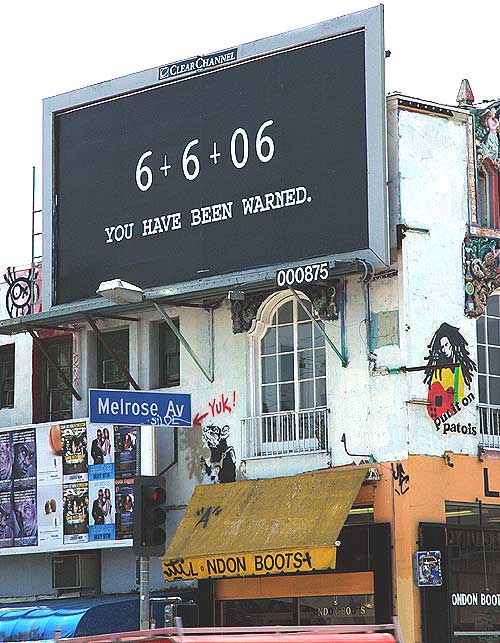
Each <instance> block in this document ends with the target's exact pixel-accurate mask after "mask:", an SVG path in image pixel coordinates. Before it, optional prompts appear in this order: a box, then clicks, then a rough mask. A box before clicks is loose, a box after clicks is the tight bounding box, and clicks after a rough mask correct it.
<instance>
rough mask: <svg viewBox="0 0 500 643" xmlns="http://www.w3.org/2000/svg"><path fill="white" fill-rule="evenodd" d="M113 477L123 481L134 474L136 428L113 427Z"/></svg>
mask: <svg viewBox="0 0 500 643" xmlns="http://www.w3.org/2000/svg"><path fill="white" fill-rule="evenodd" d="M113 428H114V436H115V477H116V478H117V479H120V480H122V479H124V478H130V477H134V476H135V474H136V453H137V451H136V442H137V431H138V429H139V427H138V426H125V425H123V426H114V427H113Z"/></svg>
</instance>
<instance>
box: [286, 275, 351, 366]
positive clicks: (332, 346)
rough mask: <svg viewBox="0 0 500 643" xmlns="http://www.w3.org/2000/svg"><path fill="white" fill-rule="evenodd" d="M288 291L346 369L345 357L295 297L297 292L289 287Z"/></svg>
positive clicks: (301, 302) (297, 297)
mask: <svg viewBox="0 0 500 643" xmlns="http://www.w3.org/2000/svg"><path fill="white" fill-rule="evenodd" d="M289 290H290V292H291V293H292V294H293V296H294V297H295V299H296V300H297V303H298V304H299V306H300V307H301V308H302V310H303V311H304V313H305V314H306V315H307V316H308V317H309V319H310V320H311V321H312V322H313V323H314V325H315V326H316V328H317V329H318V330H319V332H320V333H321V334H322V335H323V337H324V338H325V341H326V342H327V343H328V345H329V346H330V348H331V349H332V350H333V352H334V353H335V355H337V357H338V358H339V359H340V361H341V363H342V366H344V367H346V366H347V364H348V361H347V357H346V356H345V355H342V353H341V352H340V351H339V349H338V348H337V347H336V346H335V344H334V343H333V342H332V340H331V339H330V338H329V337H328V334H327V332H326V331H325V329H324V328H323V326H322V325H321V324H320V323H319V322H318V320H317V319H316V318H315V317H314V315H313V314H312V313H311V312H310V311H309V310H308V309H307V306H304V303H303V301H302V300H301V298H300V297H299V296H298V295H297V292H296V290H295V288H292V287H291V286H289Z"/></svg>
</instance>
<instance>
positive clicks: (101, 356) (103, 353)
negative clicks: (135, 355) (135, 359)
mask: <svg viewBox="0 0 500 643" xmlns="http://www.w3.org/2000/svg"><path fill="white" fill-rule="evenodd" d="M101 333H102V335H103V336H104V340H105V341H106V343H107V344H108V343H109V336H110V335H115V336H116V335H118V334H121V333H123V334H124V333H126V334H127V342H126V353H127V356H126V359H125V358H124V362H125V364H126V365H127V368H128V369H129V371H130V328H129V327H128V326H119V327H116V328H110V329H107V330H101ZM112 344H113V342H112ZM124 344H125V342H124ZM112 348H113V350H115V351H116V346H115V345H112ZM117 352H119V351H117ZM120 357H123V356H122V355H120ZM105 361H110V362H114V363H115V364H117V362H116V360H115V359H114V358H113V356H112V355H111V354H110V353H109V352H108V349H107V348H105V346H104V344H103V343H102V342H101V341H100V339H99V338H98V339H97V350H96V381H97V388H100V389H106V390H118V391H126V390H128V389H129V388H130V382H129V381H128V380H127V378H126V377H125V376H123V379H121V380H117V382H119V383H121V384H123V386H108V385H107V384H106V383H105V382H104V377H103V375H104V373H103V365H104V362H105ZM118 369H120V367H119V366H118Z"/></svg>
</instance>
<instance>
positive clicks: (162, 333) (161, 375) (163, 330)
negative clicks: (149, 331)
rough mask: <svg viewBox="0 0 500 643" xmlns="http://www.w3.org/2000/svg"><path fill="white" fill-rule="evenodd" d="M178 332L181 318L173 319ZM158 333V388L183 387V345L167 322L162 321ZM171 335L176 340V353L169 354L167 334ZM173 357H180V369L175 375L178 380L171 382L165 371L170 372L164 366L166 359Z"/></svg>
mask: <svg viewBox="0 0 500 643" xmlns="http://www.w3.org/2000/svg"><path fill="white" fill-rule="evenodd" d="M172 321H173V323H174V324H175V326H176V328H177V330H180V320H179V317H175V318H173V319H172ZM157 333H158V388H174V387H176V386H180V385H181V343H180V341H179V338H178V337H177V336H176V335H175V333H174V332H173V331H172V329H171V328H170V326H169V325H168V324H167V322H166V321H160V322H159V323H158V326H157ZM168 333H171V334H172V336H173V338H174V340H175V352H170V353H167V350H166V349H167V337H166V336H167V334H168ZM172 355H176V356H178V361H179V368H178V372H177V373H176V374H175V375H176V376H177V377H176V379H173V378H171V379H172V381H169V376H168V374H166V375H165V371H168V368H164V367H163V364H164V362H165V358H166V357H171V356H172Z"/></svg>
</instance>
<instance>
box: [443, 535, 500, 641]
mask: <svg viewBox="0 0 500 643" xmlns="http://www.w3.org/2000/svg"><path fill="white" fill-rule="evenodd" d="M448 575H449V605H450V617H451V631H452V634H453V639H452V640H454V641H457V643H458V642H460V643H479V642H482V643H493V641H498V640H499V634H498V633H499V632H500V532H498V531H492V530H488V529H450V528H449V529H448ZM469 632H470V633H471V636H467V633H469ZM483 632H484V634H480V633H483ZM489 632H491V634H489Z"/></svg>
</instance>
